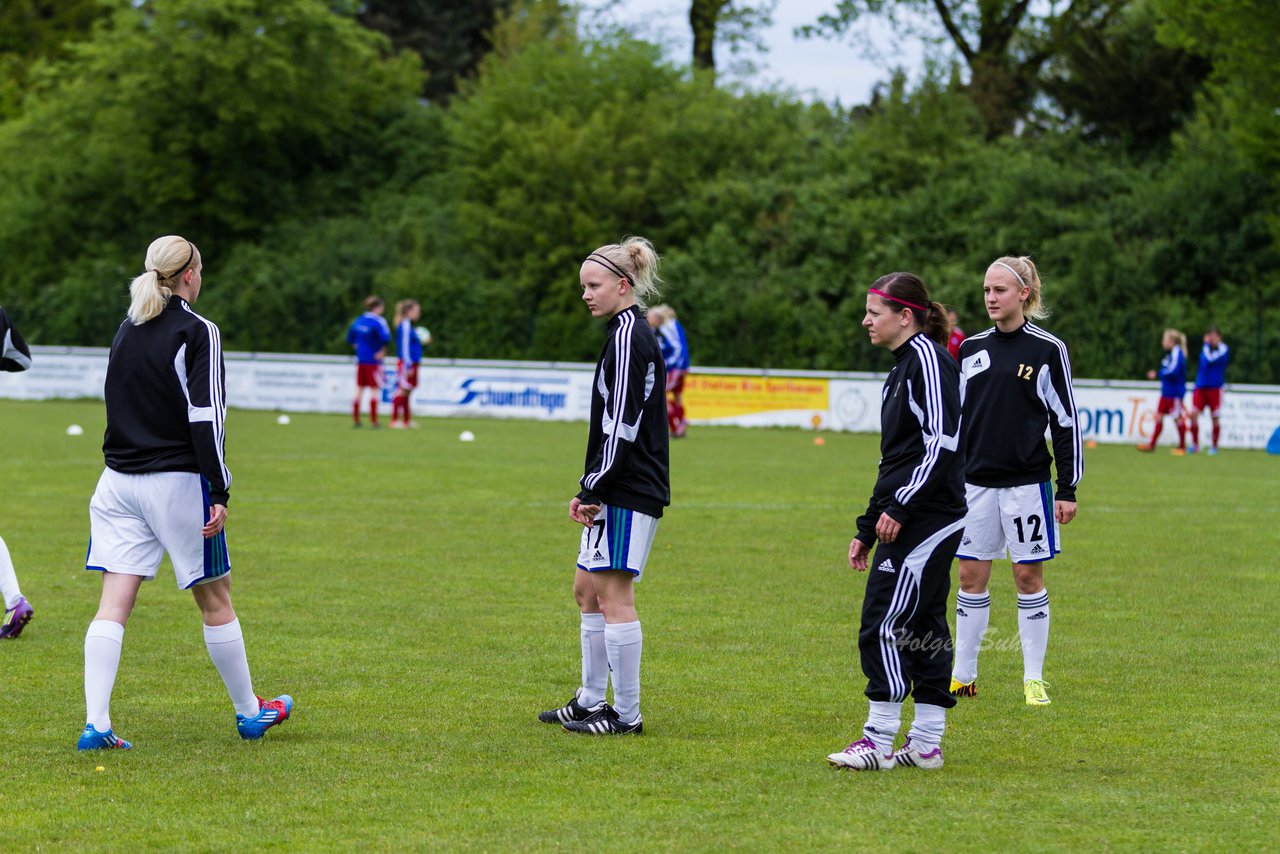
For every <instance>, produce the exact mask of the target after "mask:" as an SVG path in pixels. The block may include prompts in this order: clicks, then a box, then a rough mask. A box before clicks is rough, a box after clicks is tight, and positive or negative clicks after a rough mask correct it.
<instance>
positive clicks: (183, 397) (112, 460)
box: [77, 235, 293, 750]
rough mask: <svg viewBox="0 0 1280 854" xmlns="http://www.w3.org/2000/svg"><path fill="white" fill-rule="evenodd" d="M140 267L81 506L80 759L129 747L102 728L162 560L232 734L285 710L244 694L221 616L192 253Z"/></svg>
mask: <svg viewBox="0 0 1280 854" xmlns="http://www.w3.org/2000/svg"><path fill="white" fill-rule="evenodd" d="M145 269H146V272H144V273H143V274H142V275H140V276H138V277H137V278H135V279H134V280H133V283H132V284H131V285H130V287H129V291H130V295H131V297H132V301H131V303H130V305H129V316H128V317H127V318H126V319H125V321H124V322H123V323H122V324H120V329H119V330H118V331H117V332H116V337H115V341H113V342H112V344H111V352H110V356H109V358H108V361H107V378H106V383H105V387H104V396H105V397H106V405H107V430H106V435H105V436H104V438H103V443H102V452H103V456H104V457H105V459H106V468H105V469H104V470H103V472H102V476H101V478H99V480H98V486H97V489H96V490H95V491H94V493H93V498H92V499H91V500H90V502H89V527H90V538H89V553H88V556H87V557H86V559H85V569H90V570H95V571H97V572H101V573H102V598H101V601H100V603H99V605H98V613H97V615H96V616H95V617H94V618H93V622H92V623H90V624H89V631H88V632H87V634H86V635H85V641H84V697H85V705H86V707H87V714H86V717H87V719H88V720H87V723H86V724H85V727H84V732H83V733H81V735H80V741H79V744H78V745H77V746H78V748H79V749H80V750H98V749H127V748H129V747H130V746H131V745H130V744H129V742H127V741H125V740H123V739H121V738H120V737H118V736H117V735H116V734H115V732H114V730H113V729H112V726H111V712H110V704H111V692H112V689H113V688H114V687H115V681H116V671H117V670H118V669H119V666H120V650H121V646H122V644H123V642H124V629H125V624H126V623H127V622H128V620H129V615H130V613H132V611H133V605H134V601H135V600H136V598H137V595H138V589H139V588H140V587H141V586H142V582H143V581H146V580H149V579H152V578H155V575H156V570H157V569H158V568H159V566H160V561H161V560H162V559H163V558H164V556H165V554H166V553H168V555H169V560H170V562H171V563H172V564H173V570H174V574H175V575H176V576H177V581H178V586H179V587H181V588H184V589H187V590H190V591H191V592H192V594H193V595H194V596H195V602H196V605H197V606H198V607H199V609H200V613H201V615H202V617H203V620H204V642H205V647H206V648H207V649H208V651H209V657H210V658H211V659H212V660H213V664H214V667H215V668H217V670H218V674H219V675H220V676H221V677H222V681H223V683H224V684H225V685H226V687H227V692H228V693H229V694H230V695H231V702H232V705H233V706H234V707H235V721H236V729H237V730H238V731H239V733H240V736H241V737H242V738H246V739H257V738H261V737H262V735H263V734H264V733H265V732H266V731H267V730H268V729H270V728H271V727H273V726H275V725H276V724H279V723H281V722H282V721H284V720H285V719H286V718H288V717H289V713H290V711H291V710H292V708H293V699H292V698H291V697H289V696H288V695H287V694H286V695H282V696H279V697H276V698H275V699H274V700H270V701H267V700H263V699H262V698H261V697H259V696H257V695H256V694H255V693H254V691H253V684H252V682H251V680H250V678H249V662H248V659H247V658H246V655H245V647H244V636H243V633H242V632H241V629H240V621H239V620H238V619H237V618H236V613H235V611H234V610H233V608H232V606H231V577H230V575H229V573H230V571H231V561H230V559H229V558H228V556H227V539H226V534H225V532H224V531H223V526H224V525H225V523H226V519H227V501H228V499H229V489H230V486H231V472H229V471H228V470H227V463H226V459H225V453H224V436H225V424H224V422H225V419H226V399H225V397H224V394H225V390H226V374H225V371H224V368H223V364H222V341H221V335H220V333H219V331H218V327H217V326H215V325H214V324H213V323H212V322H211V321H209V320H207V319H205V318H204V317H201V316H200V315H198V314H196V313H195V311H193V310H192V308H191V304H192V303H194V302H195V301H196V298H197V297H199V296H200V289H201V285H202V280H201V273H202V264H201V259H200V253H199V251H198V250H197V249H196V247H195V246H194V245H193V244H192V243H191V242H190V241H188V240H186V239H184V238H182V237H177V236H174V235H170V236H167V237H160V238H157V239H156V240H154V241H152V243H151V245H150V246H149V247H148V248H147V257H146V265H145Z"/></svg>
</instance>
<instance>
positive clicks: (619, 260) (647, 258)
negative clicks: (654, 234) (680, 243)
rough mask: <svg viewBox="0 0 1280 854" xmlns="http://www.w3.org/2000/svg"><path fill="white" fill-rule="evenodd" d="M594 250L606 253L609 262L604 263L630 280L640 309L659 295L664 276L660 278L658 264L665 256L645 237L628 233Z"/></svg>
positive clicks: (593, 253) (598, 252) (600, 253)
mask: <svg viewBox="0 0 1280 854" xmlns="http://www.w3.org/2000/svg"><path fill="white" fill-rule="evenodd" d="M591 254H592V255H599V256H601V257H603V258H604V259H605V260H606V261H608V262H609V264H605V265H604V266H605V267H606V268H608V269H610V270H611V271H612V272H613V273H615V274H620V275H619V278H624V279H626V280H627V281H628V282H630V283H631V292H632V293H633V294H635V297H636V305H638V306H640V308H641V309H644V308H648V305H649V300H651V299H657V298H658V296H659V295H660V293H659V286H660V285H661V284H662V279H660V278H658V265H659V264H660V263H661V261H662V259H661V258H660V257H659V256H658V252H657V250H655V249H654V248H653V244H652V243H650V242H649V241H648V240H647V239H646V238H643V237H636V236H632V237H628V238H626V239H625V240H623V241H622V242H621V243H612V244H610V245H608V246H601V247H600V248H599V249H597V250H596V251H594V252H592V253H591ZM610 265H612V266H610Z"/></svg>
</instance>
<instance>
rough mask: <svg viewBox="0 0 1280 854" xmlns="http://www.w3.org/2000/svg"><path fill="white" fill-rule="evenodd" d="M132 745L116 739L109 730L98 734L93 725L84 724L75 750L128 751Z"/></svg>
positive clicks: (121, 739)
mask: <svg viewBox="0 0 1280 854" xmlns="http://www.w3.org/2000/svg"><path fill="white" fill-rule="evenodd" d="M131 747H133V745H132V744H130V743H129V742H127V741H125V740H124V739H123V738H117V737H116V734H115V733H114V732H112V731H111V730H107V731H106V732H98V731H97V730H96V729H94V728H93V724H85V725H84V732H82V733H80V740H79V741H78V742H76V750H128V749H129V748H131Z"/></svg>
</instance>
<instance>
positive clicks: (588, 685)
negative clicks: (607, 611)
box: [578, 613, 609, 709]
mask: <svg viewBox="0 0 1280 854" xmlns="http://www.w3.org/2000/svg"><path fill="white" fill-rule="evenodd" d="M604 633H605V625H604V614H587V613H584V614H583V615H582V625H581V628H580V631H579V634H580V635H581V638H582V690H581V691H579V692H578V703H579V704H580V705H583V706H586V707H587V708H588V709H589V708H591V707H592V706H597V705H599V704H600V703H601V702H603V701H604V692H605V691H606V690H607V689H608V687H609V655H608V653H606V652H605V648H604Z"/></svg>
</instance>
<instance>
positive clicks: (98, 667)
mask: <svg viewBox="0 0 1280 854" xmlns="http://www.w3.org/2000/svg"><path fill="white" fill-rule="evenodd" d="M123 645H124V626H122V625H120V624H119V623H113V622H112V621H110V620H94V621H93V622H92V623H90V624H89V631H88V632H86V633H85V636H84V705H85V720H86V721H88V722H89V723H91V724H93V728H94V729H96V730H97V731H98V732H106V731H107V730H109V729H111V689H113V688H115V686H116V671H118V670H119V669H120V648H121V647H122V646H123Z"/></svg>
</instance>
